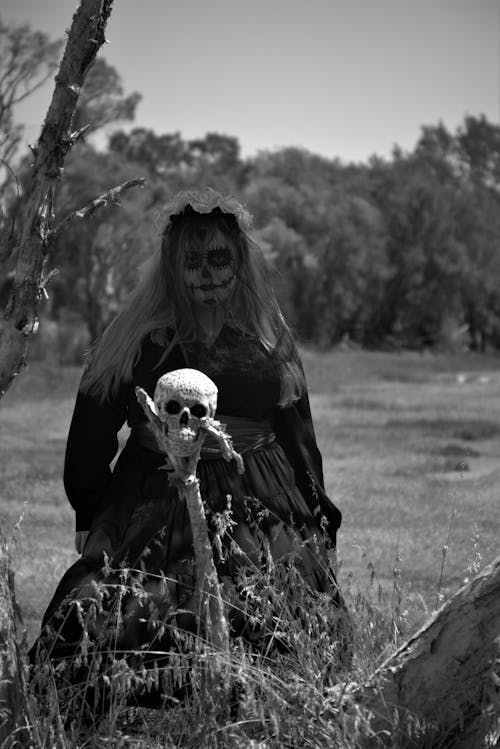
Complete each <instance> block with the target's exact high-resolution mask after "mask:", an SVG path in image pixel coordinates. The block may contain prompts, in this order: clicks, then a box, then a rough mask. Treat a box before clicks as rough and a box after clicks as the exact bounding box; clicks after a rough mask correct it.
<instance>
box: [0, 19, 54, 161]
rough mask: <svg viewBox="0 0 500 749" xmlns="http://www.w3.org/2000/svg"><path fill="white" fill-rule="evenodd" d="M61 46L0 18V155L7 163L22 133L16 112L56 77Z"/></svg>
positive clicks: (25, 25)
mask: <svg viewBox="0 0 500 749" xmlns="http://www.w3.org/2000/svg"><path fill="white" fill-rule="evenodd" d="M61 47H62V41H60V40H57V41H51V40H50V39H49V37H48V36H47V35H46V34H44V33H42V32H41V31H33V30H32V29H31V28H30V27H29V25H28V24H23V25H21V26H18V25H9V24H6V23H5V22H4V21H2V19H1V18H0V50H1V54H0V149H1V151H0V156H1V158H2V159H3V160H4V161H5V162H7V163H8V162H9V161H10V160H11V159H12V157H13V156H14V154H15V151H16V149H17V147H18V145H19V141H20V139H21V134H22V126H20V125H16V124H15V123H14V113H13V109H14V107H15V106H16V104H19V102H21V101H23V100H24V99H26V98H27V97H28V96H30V95H31V94H32V93H33V92H34V91H36V89H38V88H40V86H42V85H43V84H44V83H45V81H46V80H47V79H48V78H49V77H50V76H51V75H53V74H54V71H55V69H56V67H57V58H58V55H59V52H60V50H61Z"/></svg>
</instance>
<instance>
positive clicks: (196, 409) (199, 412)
mask: <svg viewBox="0 0 500 749" xmlns="http://www.w3.org/2000/svg"><path fill="white" fill-rule="evenodd" d="M189 410H190V411H191V415H192V416H195V417H196V418H197V419H202V418H203V417H204V416H206V415H207V409H206V406H204V405H203V404H202V403H197V404H196V405H195V406H193V407H192V408H190V409H189Z"/></svg>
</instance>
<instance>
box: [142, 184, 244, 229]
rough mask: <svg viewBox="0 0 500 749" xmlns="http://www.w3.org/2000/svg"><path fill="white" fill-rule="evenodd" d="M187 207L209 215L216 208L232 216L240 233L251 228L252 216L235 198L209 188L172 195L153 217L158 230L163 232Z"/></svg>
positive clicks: (183, 191)
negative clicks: (169, 222)
mask: <svg viewBox="0 0 500 749" xmlns="http://www.w3.org/2000/svg"><path fill="white" fill-rule="evenodd" d="M188 206H189V208H190V209H191V210H193V211H195V212H196V213H211V212H212V211H213V210H214V209H217V208H218V209H219V210H220V211H221V212H222V213H229V214H231V215H232V216H234V217H235V219H236V221H237V222H238V226H239V227H240V229H241V230H242V231H244V232H248V231H250V229H251V228H252V222H253V217H252V214H251V213H249V212H248V211H247V210H246V208H245V207H244V206H243V205H242V204H241V203H239V202H238V201H237V200H236V198H233V197H232V195H223V194H221V193H219V192H217V190H214V189H213V188H211V187H204V188H202V189H201V190H182V191H181V192H178V193H177V194H176V195H174V197H173V198H172V199H171V200H170V201H169V202H168V203H167V204H166V205H165V206H164V207H163V209H162V210H161V211H159V212H158V214H157V215H156V216H155V223H156V225H157V227H158V229H159V230H160V231H163V230H164V228H165V225H166V224H167V223H168V221H171V220H172V219H173V218H174V217H175V216H181V215H183V214H184V213H185V212H186V208H188Z"/></svg>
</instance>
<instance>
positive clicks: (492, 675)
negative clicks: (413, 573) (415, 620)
mask: <svg viewBox="0 0 500 749" xmlns="http://www.w3.org/2000/svg"><path fill="white" fill-rule="evenodd" d="M499 646H500V557H498V558H497V559H496V560H495V561H494V562H493V563H492V564H491V565H490V566H489V567H487V568H486V569H485V570H484V571H483V572H481V573H480V574H479V575H478V576H477V577H476V578H475V579H474V580H472V581H471V582H470V583H468V584H467V585H465V586H464V587H463V588H461V590H459V591H458V593H456V594H455V595H454V596H453V597H452V598H451V599H450V600H449V601H447V602H446V603H445V604H444V605H443V606H442V607H441V608H440V609H439V611H438V612H437V613H436V614H435V615H434V616H433V618H432V619H431V620H430V621H429V622H427V624H425V625H424V626H423V627H422V628H421V629H420V630H419V631H418V632H417V633H416V634H415V635H414V636H413V637H412V638H411V639H410V640H409V641H408V642H406V643H405V644H404V645H403V646H402V647H401V648H400V649H399V650H398V651H397V652H396V653H395V654H394V655H392V656H391V657H390V658H389V659H388V660H387V661H386V662H385V663H384V664H382V666H381V667H380V668H379V669H378V670H377V672H376V673H375V674H374V676H373V678H372V679H371V680H370V683H369V684H367V685H364V686H363V687H362V688H361V689H360V688H357V689H356V690H355V695H354V696H355V699H356V702H358V703H360V704H361V705H364V706H365V707H368V708H369V709H370V710H371V711H372V712H373V715H374V716H375V717H374V720H373V728H374V730H375V731H376V733H377V737H376V738H375V737H374V738H373V740H371V741H369V742H368V744H367V746H398V747H419V748H420V747H428V746H432V747H433V746H436V747H438V746H439V747H440V748H443V749H444V747H449V748H450V749H466V748H467V749H480V748H481V747H482V746H483V745H484V744H483V741H484V737H485V734H486V733H487V731H488V730H489V728H490V727H491V721H492V720H493V719H495V718H496V719H498V718H499V717H500V699H499V697H500V694H499V686H500V679H499V675H500V673H499V672H500V660H499ZM396 711H398V713H399V720H400V733H401V735H400V736H398V737H395V735H394V725H395V717H394V716H395V712H396ZM408 716H412V717H410V719H409V720H410V721H412V720H414V719H415V718H416V720H417V722H418V723H420V727H419V726H418V725H417V724H416V723H415V721H414V722H413V728H412V729H410V730H409V721H408V720H407V718H408ZM385 731H387V732H388V735H386V736H385V738H384V732H385ZM410 732H411V733H413V737H410V736H409V735H408V734H409V733H410ZM395 739H396V743H391V742H394V741H395ZM426 742H429V743H426Z"/></svg>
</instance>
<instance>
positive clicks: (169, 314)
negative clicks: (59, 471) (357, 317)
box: [32, 188, 341, 660]
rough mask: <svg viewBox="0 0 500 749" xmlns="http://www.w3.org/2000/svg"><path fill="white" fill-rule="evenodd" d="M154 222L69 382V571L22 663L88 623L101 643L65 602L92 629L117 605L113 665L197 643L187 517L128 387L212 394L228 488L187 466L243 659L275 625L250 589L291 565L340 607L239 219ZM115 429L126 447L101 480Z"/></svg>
mask: <svg viewBox="0 0 500 749" xmlns="http://www.w3.org/2000/svg"><path fill="white" fill-rule="evenodd" d="M166 214H167V221H166V226H165V228H164V231H163V236H162V242H161V248H160V251H159V253H158V254H157V256H156V257H155V258H154V259H153V262H152V264H151V265H150V268H149V271H148V272H147V273H146V275H145V276H144V278H143V280H142V282H141V283H140V284H139V286H138V288H137V289H136V291H135V292H134V293H133V295H132V296H131V298H130V300H129V302H128V304H127V305H126V306H125V308H124V309H123V310H122V312H121V313H119V314H118V315H117V317H116V318H115V320H114V321H113V322H112V323H111V325H110V326H109V327H108V329H107V330H106V331H105V333H104V335H103V336H102V338H101V339H100V341H99V342H98V343H97V345H96V346H95V348H94V350H93V351H92V352H91V355H90V357H89V360H88V363H87V366H86V369H85V371H84V375H83V378H82V381H81V385H80V390H79V393H78V397H77V400H76V405H75V410H74V414H73V419H72V422H71V427H70V432H69V437H68V443H67V451H66V461H65V475H64V481H65V488H66V492H67V495H68V498H69V501H70V502H71V504H72V506H73V508H74V510H75V513H76V545H77V550H78V551H80V552H81V553H82V557H81V559H80V560H78V561H77V562H76V563H75V564H74V565H73V566H72V567H71V568H70V569H69V570H68V572H67V573H66V574H65V576H64V577H63V579H62V580H61V583H60V584H59V586H58V588H57V590H56V592H55V595H54V598H53V600H52V601H51V603H50V605H49V607H48V610H47V612H46V614H45V616H44V619H43V623H42V637H41V638H40V641H39V643H38V644H37V646H36V647H34V648H33V649H32V660H36V657H37V656H36V652H37V647H40V646H43V648H45V651H44V652H48V653H49V654H50V657H51V658H52V659H56V658H58V657H63V656H65V655H71V654H73V653H75V652H76V651H77V650H78V643H81V639H82V628H83V629H84V628H85V627H86V626H87V625H88V626H89V627H90V626H91V625H90V624H89V622H90V621H91V620H92V622H91V624H92V627H93V629H92V631H93V633H94V637H96V638H98V637H101V640H102V638H103V637H104V639H105V637H106V635H103V631H104V630H105V627H103V626H101V628H100V631H99V624H98V622H99V621H100V619H99V616H97V618H96V616H94V618H92V617H89V616H88V607H87V608H86V607H85V606H83V608H82V605H80V606H79V608H75V606H73V608H71V602H72V601H73V603H74V602H75V601H76V600H79V601H80V603H81V601H86V602H87V604H88V601H89V600H92V601H94V602H95V601H96V600H97V599H99V600H98V607H97V608H98V610H99V612H100V614H99V615H102V612H103V611H105V610H106V609H110V608H112V607H113V606H114V607H115V609H116V607H117V606H118V608H120V607H121V608H120V612H119V625H117V626H116V627H115V628H114V630H113V632H112V637H113V638H114V639H113V644H114V646H115V647H116V648H117V649H118V650H119V651H127V652H131V651H134V650H137V648H143V649H144V648H145V647H146V649H147V647H148V646H150V645H152V649H153V650H154V651H155V653H156V654H157V653H158V651H161V650H168V649H169V648H171V647H172V643H173V642H174V640H175V633H174V624H175V627H176V628H177V629H176V631H177V632H178V631H179V630H183V629H185V630H187V631H196V628H197V626H198V625H199V622H197V616H196V612H195V611H194V609H193V606H192V601H193V581H194V569H193V567H194V560H193V551H192V536H191V529H190V524H189V518H188V514H187V509H186V506H185V503H184V501H183V500H182V499H181V498H180V497H179V496H178V494H177V492H176V490H175V489H174V488H173V486H171V485H170V484H169V476H168V471H166V470H164V468H165V465H164V456H162V455H161V453H160V452H159V450H158V447H157V446H156V442H155V439H154V436H153V434H152V432H151V431H150V428H149V426H148V422H147V419H146V416H145V414H144V412H143V410H142V408H141V406H140V404H139V403H138V401H137V398H136V395H135V388H136V387H137V386H139V387H141V388H143V389H144V390H145V391H146V392H147V393H149V395H150V396H152V395H153V392H154V388H155V384H156V381H157V380H158V378H159V377H160V376H161V375H162V374H164V373H166V372H169V371H172V370H175V369H180V368H184V367H189V368H193V369H198V370H201V371H202V372H204V373H205V374H207V375H208V376H209V377H210V378H211V379H212V380H213V381H214V382H215V384H216V385H217V387H218V412H217V419H218V420H219V421H221V422H223V423H225V424H226V425H227V432H228V433H229V434H230V435H231V436H232V438H233V443H234V447H235V449H236V450H237V451H238V452H239V453H241V455H242V457H243V461H244V467H245V472H244V473H243V475H240V473H238V470H237V468H236V466H235V465H234V462H233V463H230V462H227V461H226V460H224V459H223V457H222V456H221V454H220V452H218V451H217V447H216V444H215V443H214V444H210V443H209V441H208V440H207V441H206V444H205V446H204V448H203V450H202V453H201V459H200V462H199V464H198V477H199V479H200V490H201V494H202V497H203V499H204V502H205V505H206V511H207V516H208V524H209V532H210V534H211V538H212V540H213V542H214V558H215V564H216V568H217V571H218V574H219V578H220V580H221V581H222V583H223V595H224V597H225V599H226V600H227V602H228V605H229V614H228V615H229V621H230V626H231V632H232V634H233V635H234V636H239V635H241V636H243V637H244V638H246V640H249V641H251V642H253V643H254V645H255V646H256V647H258V646H259V643H262V642H268V641H269V638H270V637H272V636H273V621H275V616H274V613H275V612H274V613H273V608H272V605H271V606H269V605H267V604H266V605H265V606H264V604H263V603H262V596H261V595H258V594H257V592H256V591H257V590H258V586H259V584H260V585H261V587H262V585H264V583H263V582H262V581H263V580H266V581H267V582H266V583H265V585H266V586H267V585H268V584H271V583H272V584H276V585H277V586H279V584H280V583H279V581H280V580H281V582H282V581H283V579H284V578H285V577H286V571H287V570H290V568H291V566H293V570H294V571H298V572H299V573H300V576H301V577H302V578H303V579H304V580H305V581H306V582H307V583H308V588H309V589H310V590H311V591H319V592H323V593H330V595H331V597H332V600H335V601H337V602H338V601H339V597H338V592H337V589H336V584H335V579H334V577H333V575H332V573H331V570H330V569H329V565H328V552H329V550H330V549H333V548H334V547H335V538H336V531H337V529H338V527H339V525H340V520H341V515H340V512H339V511H338V509H337V508H336V507H335V505H334V504H333V503H332V502H331V501H330V499H329V498H328V497H327V496H326V494H325V491H324V486H323V476H322V461H321V456H320V453H319V451H318V448H317V445H316V441H315V436H314V430H313V426H312V421H311V413H310V408H309V401H308V396H307V389H306V384H305V380H304V373H303V370H302V367H301V364H300V360H299V357H298V354H297V351H296V348H295V345H294V343H293V340H292V336H291V334H290V331H289V328H288V327H287V325H286V323H285V321H284V319H283V317H282V314H281V312H280V310H279V307H278V304H277V302H276V299H275V297H274V294H273V292H272V289H271V286H270V283H269V274H268V269H267V268H266V264H265V261H264V258H263V255H262V253H261V251H260V250H259V248H258V247H257V246H256V245H255V243H254V242H253V241H252V240H251V239H250V237H249V236H248V233H247V232H248V230H249V229H250V223H251V217H250V216H249V214H248V213H247V212H246V211H245V209H244V208H243V206H241V205H240V204H239V203H238V202H237V201H236V200H234V199H233V198H229V197H224V196H222V195H219V194H218V193H216V192H215V191H214V190H211V189H209V188H206V189H204V190H201V191H199V192H184V193H180V194H179V195H177V196H176V197H175V198H174V200H173V201H172V203H171V204H170V205H169V206H168V207H167V210H166ZM125 421H127V423H128V426H129V427H130V436H129V438H128V441H127V443H126V445H125V447H124V449H123V451H122V452H121V454H120V456H119V458H118V461H117V463H116V466H115V468H114V470H113V471H111V469H110V463H112V461H113V459H114V458H115V456H116V453H117V451H118V439H117V433H118V431H119V430H120V428H121V427H122V425H123V424H124V423H125ZM216 546H217V549H218V550H217V551H216V550H215V547H216ZM112 569H114V570H116V569H119V570H121V572H120V573H119V574H120V575H121V577H120V582H123V579H124V578H123V576H124V574H125V573H124V570H126V571H127V574H129V575H132V577H133V575H134V574H135V575H136V577H135V578H134V581H135V582H133V583H130V578H129V579H128V583H127V584H128V585H129V587H128V588H127V592H126V594H125V595H124V594H123V590H122V588H120V586H119V585H118V586H117V588H116V590H118V588H119V589H120V591H121V592H120V593H119V596H120V602H119V604H117V596H118V593H117V592H116V590H115V589H113V588H112V586H111V585H110V581H115V582H116V580H117V579H118V578H117V576H116V575H117V573H112V572H111V571H110V570H112ZM129 570H134V571H136V572H134V573H130V572H128V571H129ZM137 571H139V572H137ZM113 574H114V577H113ZM137 575H139V577H140V580H139V582H140V586H141V590H144V589H145V590H146V591H149V595H150V598H149V599H148V600H147V601H145V599H144V598H143V597H141V596H142V593H140V592H139V593H138V592H137V591H138V587H137V586H136V587H135V588H134V585H136V583H137ZM252 576H253V577H252ZM271 578H272V579H271ZM259 579H260V583H259V582H258V580H259ZM158 580H161V581H162V582H161V585H159V583H158ZM99 581H100V582H103V581H104V593H102V589H101V593H97V592H96V590H97V588H98V586H96V583H98V582H99ZM255 586H257V587H255ZM160 589H161V590H160ZM110 590H112V593H110V592H109V591H110ZM132 590H133V592H131V591H132ZM146 598H147V595H146ZM151 601H153V604H154V605H153V604H152V603H151ZM292 608H293V603H292ZM82 611H83V614H82ZM85 612H87V613H85ZM173 612H177V613H176V614H175V617H174V618H172V614H173ZM94 614H95V612H94ZM84 616H86V619H85V622H83V618H82V617H84ZM96 622H97V623H96ZM158 622H160V623H161V624H160V625H159V624H158ZM153 625H154V626H153ZM171 625H172V626H171ZM92 627H91V628H92ZM110 637H111V636H110ZM104 644H105V643H104ZM108 646H109V642H108Z"/></svg>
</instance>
